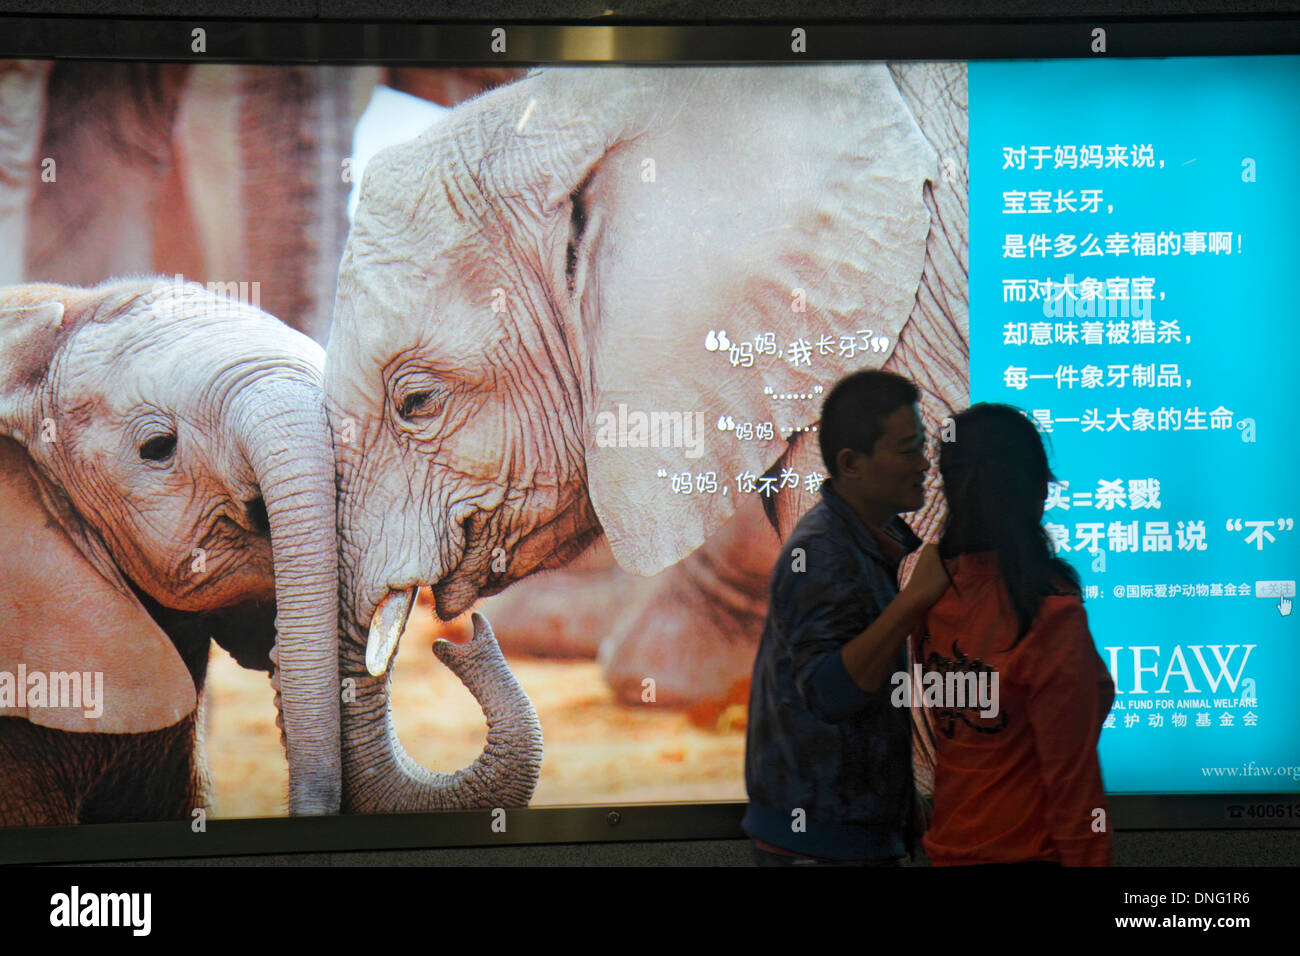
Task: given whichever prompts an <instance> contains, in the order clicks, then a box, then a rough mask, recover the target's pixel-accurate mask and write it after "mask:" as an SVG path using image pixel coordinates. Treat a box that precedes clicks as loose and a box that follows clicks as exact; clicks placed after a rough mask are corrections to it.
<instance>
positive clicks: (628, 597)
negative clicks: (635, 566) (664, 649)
mask: <svg viewBox="0 0 1300 956" xmlns="http://www.w3.org/2000/svg"><path fill="white" fill-rule="evenodd" d="M654 580H655V579H653V578H640V577H637V576H636V575H632V574H628V573H627V572H626V571H623V570H620V569H619V567H618V565H616V564H615V563H614V557H613V555H612V554H610V551H609V547H608V545H606V544H605V541H604V539H601V540H599V541H597V542H596V543H595V544H594V545H592V547H591V548H589V549H588V550H587V551H586V552H585V553H584V554H583V555H582V556H581V557H579V558H578V559H577V560H576V561H575V562H574V563H572V564H570V565H569V566H567V567H565V568H563V569H560V570H556V571H545V572H542V573H540V574H536V575H533V576H532V577H529V578H526V579H524V580H523V581H520V582H518V583H516V584H512V585H511V586H510V587H509V588H508V589H507V590H505V591H503V592H502V593H501V594H497V595H494V596H493V597H490V598H487V599H485V600H483V601H481V602H479V604H478V605H477V606H476V607H477V610H479V611H481V612H482V613H483V614H485V615H486V616H487V617H488V618H490V619H491V621H492V626H493V629H494V630H495V631H496V633H497V640H498V642H499V643H500V645H501V649H502V651H504V652H505V653H507V654H518V655H523V656H527V657H550V658H564V659H577V660H594V659H595V658H596V652H597V650H598V648H599V647H600V642H601V641H602V640H603V639H604V638H605V637H606V636H607V635H608V634H610V632H611V629H612V628H613V627H614V625H615V622H616V621H617V620H618V619H619V618H620V617H622V616H623V615H625V614H626V613H627V612H628V609H629V608H635V607H636V606H638V605H639V604H640V603H641V602H643V601H644V600H645V598H646V597H647V596H648V594H649V592H650V590H651V583H652V581H654Z"/></svg>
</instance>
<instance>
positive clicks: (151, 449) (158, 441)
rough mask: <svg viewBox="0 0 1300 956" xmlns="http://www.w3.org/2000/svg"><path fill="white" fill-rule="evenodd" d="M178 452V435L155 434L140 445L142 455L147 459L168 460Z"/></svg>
mask: <svg viewBox="0 0 1300 956" xmlns="http://www.w3.org/2000/svg"><path fill="white" fill-rule="evenodd" d="M174 454H176V435H175V434H169V435H155V436H154V437H153V438H150V439H149V440H148V441H146V442H144V443H143V444H141V445H140V457H141V458H142V459H144V460H145V461H166V460H167V459H168V458H170V457H171V456H172V455H174Z"/></svg>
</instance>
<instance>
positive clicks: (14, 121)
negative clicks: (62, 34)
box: [0, 60, 50, 285]
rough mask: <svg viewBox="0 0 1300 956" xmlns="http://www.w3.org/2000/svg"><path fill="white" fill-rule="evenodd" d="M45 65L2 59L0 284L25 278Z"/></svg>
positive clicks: (0, 91)
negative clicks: (25, 259) (25, 252)
mask: <svg viewBox="0 0 1300 956" xmlns="http://www.w3.org/2000/svg"><path fill="white" fill-rule="evenodd" d="M49 68H50V65H49V63H26V62H23V61H21V60H14V61H11V62H0V285H13V284H16V283H19V282H22V281H23V278H24V275H23V268H24V263H23V250H24V249H26V248H27V232H28V217H29V207H30V205H31V201H32V191H33V189H34V188H35V185H36V182H37V178H38V176H37V170H36V159H37V155H36V149H37V147H38V146H39V145H40V142H41V128H42V126H43V124H44V120H45V83H46V78H47V76H48V74H49Z"/></svg>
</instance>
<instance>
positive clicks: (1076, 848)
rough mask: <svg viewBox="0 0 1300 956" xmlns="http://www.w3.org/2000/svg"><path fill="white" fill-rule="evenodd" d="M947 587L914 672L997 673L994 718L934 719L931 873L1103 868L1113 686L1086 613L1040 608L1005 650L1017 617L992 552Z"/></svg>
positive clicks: (1046, 604)
mask: <svg viewBox="0 0 1300 956" xmlns="http://www.w3.org/2000/svg"><path fill="white" fill-rule="evenodd" d="M953 581H954V582H955V583H956V585H957V587H956V588H951V587H950V588H949V589H948V591H947V592H946V593H945V594H944V596H943V597H942V598H940V600H939V601H938V603H936V604H935V605H934V606H933V607H932V608H931V609H930V612H929V613H928V614H927V615H926V618H925V621H924V623H923V624H922V625H918V629H917V632H916V634H914V638H916V640H915V641H914V647H915V648H916V653H915V659H916V662H917V663H919V664H920V665H921V668H922V671H923V672H925V671H945V670H952V671H971V670H975V671H978V670H980V669H981V668H987V669H991V670H995V671H996V672H997V674H998V698H999V700H998V704H999V713H998V715H997V716H996V717H992V718H990V717H986V716H980V713H979V711H980V708H979V707H978V705H975V706H968V707H966V708H961V709H958V708H952V707H949V708H946V709H945V708H942V707H938V708H933V707H932V708H930V710H931V716H932V717H933V718H934V726H935V741H936V748H937V752H936V765H935V782H934V790H935V794H934V819H933V822H932V823H931V826H930V829H929V831H928V832H927V833H926V835H925V838H924V840H923V841H922V845H923V846H924V847H925V851H926V853H927V854H928V855H929V857H930V859H931V861H932V862H933V863H934V864H935V865H936V866H952V865H959V864H973V863H1013V862H1021V861H1028V860H1055V861H1058V862H1060V863H1063V864H1065V865H1067V866H1108V865H1109V864H1110V862H1111V851H1110V814H1109V811H1108V810H1107V808H1106V795H1105V791H1104V789H1103V787H1102V779H1101V765H1100V763H1099V761H1098V759H1097V739H1098V737H1099V736H1100V734H1101V725H1102V722H1103V721H1104V720H1105V719H1106V714H1107V713H1108V712H1109V711H1110V706H1111V703H1112V702H1113V701H1114V695H1115V685H1114V683H1113V681H1112V680H1111V677H1110V674H1109V672H1108V671H1107V670H1106V667H1105V665H1104V664H1103V663H1102V660H1101V656H1100V655H1099V654H1098V653H1097V650H1096V647H1095V646H1094V645H1093V641H1092V635H1091V633H1089V631H1088V615H1087V612H1086V611H1084V608H1083V602H1082V601H1081V600H1080V599H1079V597H1077V596H1075V595H1050V596H1047V597H1044V598H1043V603H1042V606H1041V607H1040V608H1039V611H1038V615H1037V617H1035V619H1034V622H1033V625H1032V627H1031V629H1030V631H1029V632H1028V633H1027V634H1026V635H1025V636H1024V638H1023V639H1022V640H1021V641H1020V643H1019V644H1017V645H1016V647H1015V648H1014V649H1013V650H1008V648H1009V647H1010V645H1011V642H1012V641H1013V640H1014V639H1015V635H1016V617H1015V611H1014V609H1013V607H1012V605H1011V600H1010V597H1009V596H1008V594H1007V591H1006V588H1005V586H1004V585H1003V583H1002V580H1001V577H1000V574H999V569H998V560H997V552H994V551H987V552H983V553H980V554H963V555H961V556H960V557H959V558H958V562H957V570H956V572H955V573H954V574H953ZM990 683H991V682H990ZM917 703H919V701H917ZM1099 809H1100V810H1102V811H1105V813H1104V816H1102V817H1100V818H1098V815H1097V814H1096V812H1095V811H1096V810H1099ZM1098 819H1100V820H1101V821H1102V822H1103V823H1104V829H1102V830H1100V831H1099V830H1097V829H1096V827H1097V826H1098V824H1097V823H1096V822H1095V821H1096V820H1098Z"/></svg>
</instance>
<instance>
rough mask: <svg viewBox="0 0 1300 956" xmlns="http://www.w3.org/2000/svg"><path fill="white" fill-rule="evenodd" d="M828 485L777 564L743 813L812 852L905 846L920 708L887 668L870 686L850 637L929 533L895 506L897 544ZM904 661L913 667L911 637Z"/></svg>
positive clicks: (890, 852)
mask: <svg viewBox="0 0 1300 956" xmlns="http://www.w3.org/2000/svg"><path fill="white" fill-rule="evenodd" d="M821 493H822V500H821V501H820V502H818V503H817V504H816V505H815V506H813V508H811V509H810V510H809V511H808V513H807V514H806V515H804V517H803V519H802V520H801V521H800V522H799V524H798V526H796V528H795V529H794V532H793V533H792V534H791V535H790V537H789V538H788V539H787V540H786V542H785V545H784V546H783V547H782V549H781V556H780V557H779V558H778V559H777V562H776V566H775V567H774V568H773V569H772V577H771V583H770V603H769V605H768V612H767V623H766V624H765V626H764V628H763V637H762V640H761V642H760V643H759V646H758V656H757V658H756V659H755V661H754V674H753V680H752V683H751V685H750V696H749V724H748V732H747V739H746V750H745V787H746V789H747V790H748V792H749V807H748V808H747V810H746V812H745V817H744V820H743V822H742V824H741V825H742V826H743V827H744V829H745V832H746V833H748V834H749V835H750V836H751V837H753V838H755V839H758V840H762V841H764V842H765V843H770V844H772V845H773V846H778V847H781V848H783V849H786V850H790V851H792V852H795V853H799V854H802V855H804V856H812V857H822V858H826V859H839V860H875V859H888V858H894V857H900V856H903V855H904V854H906V853H909V852H910V849H911V841H910V834H909V829H908V828H909V821H910V819H911V813H912V791H913V782H912V728H911V717H910V714H909V712H908V710H907V708H905V707H894V706H892V705H891V703H890V696H891V694H892V692H893V685H892V684H891V682H890V680H889V678H888V677H886V678H885V680H884V682H883V683H882V684H881V686H880V687H879V688H877V689H876V690H875V691H873V692H871V693H868V692H866V691H863V690H862V689H861V688H859V687H858V686H857V684H855V683H854V682H853V678H852V677H850V676H849V673H848V671H847V670H846V669H845V667H844V662H843V661H842V660H841V658H840V649H841V648H842V647H843V646H844V645H845V644H847V643H848V642H849V641H851V640H852V639H853V638H855V637H857V636H858V635H859V634H860V633H862V631H864V630H866V629H867V627H869V626H870V625H871V623H872V622H873V621H874V620H875V619H876V618H877V617H878V616H879V615H880V614H881V612H882V611H883V610H884V608H885V606H886V605H887V604H888V603H889V602H890V601H892V600H893V599H894V597H895V596H897V594H898V584H897V580H898V565H899V563H900V562H901V560H902V557H903V556H904V555H906V554H908V553H910V552H912V551H914V550H916V548H918V547H920V545H921V540H920V539H919V538H918V537H917V536H916V535H915V534H914V533H913V532H912V529H911V528H909V527H908V526H907V523H906V522H904V521H903V520H902V519H901V518H899V517H898V516H897V515H895V516H894V517H893V518H891V519H890V520H889V521H888V522H887V523H886V524H885V525H884V527H883V528H881V529H880V531H881V532H882V533H883V534H885V535H887V536H888V537H889V538H890V539H891V540H893V541H895V542H897V545H898V547H897V549H896V552H897V553H896V554H895V555H893V556H891V555H888V554H886V552H885V549H882V547H881V545H880V542H878V541H877V540H876V538H875V536H874V535H873V534H872V533H871V531H870V530H868V528H867V525H866V523H865V522H864V521H863V520H862V519H861V518H860V517H859V516H858V514H857V513H856V512H855V511H854V510H853V509H852V507H850V505H849V504H848V502H846V501H845V500H844V499H843V498H841V497H840V496H839V495H838V494H836V493H835V491H834V489H832V487H831V483H830V480H829V479H827V481H826V482H824V483H823V485H822V489H821ZM801 567H802V570H800V568H801ZM896 669H897V670H900V671H903V672H906V671H907V670H908V658H907V648H906V646H904V647H902V648H900V649H899V652H898V661H897V668H896ZM797 810H802V811H804V812H803V814H802V815H799V814H797V813H796V811H797ZM800 819H802V821H803V826H804V829H803V831H802V832H801V831H800V830H798V829H797V828H796V826H795V824H796V822H798V821H799V820H800Z"/></svg>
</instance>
